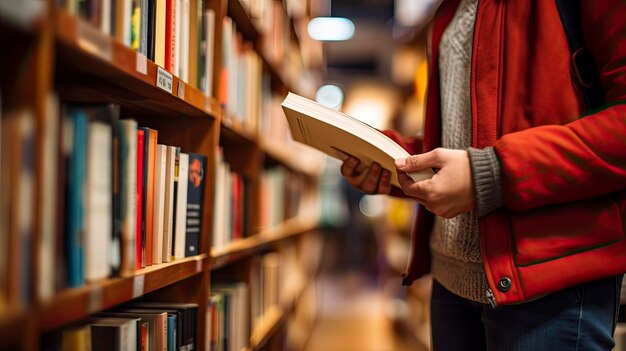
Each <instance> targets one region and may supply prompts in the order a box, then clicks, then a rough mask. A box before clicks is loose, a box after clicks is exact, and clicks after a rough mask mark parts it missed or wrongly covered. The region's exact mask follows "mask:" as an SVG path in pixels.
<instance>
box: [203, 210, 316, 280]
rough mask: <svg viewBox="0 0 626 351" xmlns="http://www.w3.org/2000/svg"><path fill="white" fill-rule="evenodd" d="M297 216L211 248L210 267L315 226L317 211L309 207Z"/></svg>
mask: <svg viewBox="0 0 626 351" xmlns="http://www.w3.org/2000/svg"><path fill="white" fill-rule="evenodd" d="M300 213H301V214H300V215H299V216H297V217H294V218H290V219H288V220H286V221H285V222H284V223H282V224H281V225H280V226H278V227H276V228H273V229H270V230H266V231H263V232H261V233H259V234H255V235H252V236H250V237H247V238H244V239H240V240H236V241H234V242H232V243H231V244H230V245H228V246H226V247H225V248H222V249H215V248H213V249H211V259H210V264H211V269H212V270H215V269H219V268H222V267H225V266H227V265H229V264H232V263H234V262H237V261H239V260H242V259H244V258H247V257H250V256H252V255H254V254H256V253H258V252H260V251H262V250H263V249H264V248H266V247H268V246H270V245H272V244H274V243H276V242H279V241H283V240H286V239H289V238H291V237H294V236H297V235H300V234H303V233H306V232H308V231H311V230H313V229H315V227H317V225H318V222H319V211H317V212H315V210H313V209H311V210H309V211H301V212H300Z"/></svg>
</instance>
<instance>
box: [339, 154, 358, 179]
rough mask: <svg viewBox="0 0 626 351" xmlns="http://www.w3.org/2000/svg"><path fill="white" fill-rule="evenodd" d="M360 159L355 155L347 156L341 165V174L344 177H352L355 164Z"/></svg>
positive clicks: (356, 164)
mask: <svg viewBox="0 0 626 351" xmlns="http://www.w3.org/2000/svg"><path fill="white" fill-rule="evenodd" d="M360 162H361V161H360V160H359V159H358V158H355V157H349V158H348V159H347V160H346V161H345V162H344V163H343V164H342V165H341V175H342V176H344V177H346V178H352V177H354V176H355V173H356V172H355V171H356V168H357V166H358V165H359V163H360Z"/></svg>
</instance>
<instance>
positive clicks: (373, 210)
mask: <svg viewBox="0 0 626 351" xmlns="http://www.w3.org/2000/svg"><path fill="white" fill-rule="evenodd" d="M359 210H360V211H361V213H362V214H363V215H365V216H367V217H370V218H377V217H381V216H383V215H384V214H385V197H384V196H376V195H365V196H363V197H362V198H361V201H359Z"/></svg>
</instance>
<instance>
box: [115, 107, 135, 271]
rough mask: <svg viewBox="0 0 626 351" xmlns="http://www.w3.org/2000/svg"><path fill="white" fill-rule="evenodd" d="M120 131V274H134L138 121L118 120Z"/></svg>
mask: <svg viewBox="0 0 626 351" xmlns="http://www.w3.org/2000/svg"><path fill="white" fill-rule="evenodd" d="M118 126H119V131H120V147H119V168H118V169H119V179H120V211H121V214H122V221H121V228H120V229H121V235H120V240H121V243H120V244H121V248H122V250H121V265H120V275H122V276H129V275H131V274H132V270H133V267H134V265H135V263H134V247H135V237H136V218H137V210H136V207H135V199H136V196H137V184H136V179H137V122H136V121H133V120H128V119H126V120H121V121H119V122H118Z"/></svg>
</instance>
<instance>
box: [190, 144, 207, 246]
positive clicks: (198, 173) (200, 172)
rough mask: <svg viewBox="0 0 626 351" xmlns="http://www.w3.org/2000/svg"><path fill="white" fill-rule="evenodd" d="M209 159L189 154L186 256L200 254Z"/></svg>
mask: <svg viewBox="0 0 626 351" xmlns="http://www.w3.org/2000/svg"><path fill="white" fill-rule="evenodd" d="M206 165H207V157H206V156H203V155H198V154H192V153H190V154H189V178H188V185H187V187H188V188H187V228H186V240H185V256H186V257H188V256H195V255H198V254H199V252H200V237H201V232H202V217H203V216H202V211H203V209H204V188H205V183H206Z"/></svg>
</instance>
